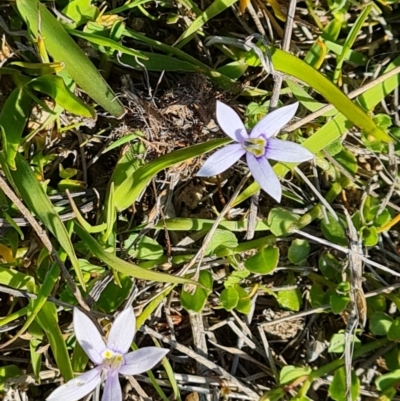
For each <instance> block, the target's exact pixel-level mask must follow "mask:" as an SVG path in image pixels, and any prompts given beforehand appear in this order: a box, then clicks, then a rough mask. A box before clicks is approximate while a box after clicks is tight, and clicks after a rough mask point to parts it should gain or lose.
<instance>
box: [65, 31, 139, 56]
mask: <svg viewBox="0 0 400 401" xmlns="http://www.w3.org/2000/svg"><path fill="white" fill-rule="evenodd" d="M67 32H68V33H70V34H71V35H73V36H76V37H78V38H81V39H85V40H87V41H88V42H91V43H94V44H96V45H99V46H104V47H106V48H110V49H111V50H112V51H118V52H121V53H122V54H128V55H130V56H132V57H137V58H140V59H146V56H145V55H144V54H143V53H142V52H139V51H136V50H133V49H131V48H129V47H126V46H123V45H121V44H119V43H118V42H116V41H115V40H113V39H111V38H106V37H104V36H101V35H96V34H95V33H88V32H82V31H77V30H75V29H68V30H67Z"/></svg>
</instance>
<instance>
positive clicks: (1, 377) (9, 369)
mask: <svg viewBox="0 0 400 401" xmlns="http://www.w3.org/2000/svg"><path fill="white" fill-rule="evenodd" d="M21 375H22V371H21V369H20V368H19V367H18V366H17V365H7V366H1V367H0V392H3V391H4V383H5V381H6V380H7V379H11V378H12V377H18V376H21Z"/></svg>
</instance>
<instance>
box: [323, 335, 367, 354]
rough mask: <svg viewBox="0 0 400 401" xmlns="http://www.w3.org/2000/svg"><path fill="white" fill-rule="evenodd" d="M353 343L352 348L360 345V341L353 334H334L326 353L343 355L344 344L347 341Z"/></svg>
mask: <svg viewBox="0 0 400 401" xmlns="http://www.w3.org/2000/svg"><path fill="white" fill-rule="evenodd" d="M349 339H350V341H352V342H354V346H355V347H357V346H359V345H361V341H360V340H359V339H358V338H357V337H356V336H355V335H353V334H350V335H347V336H346V335H345V334H344V333H335V334H334V335H333V336H332V338H331V341H330V343H329V348H328V352H332V353H334V354H343V352H344V350H345V344H346V342H347V341H349Z"/></svg>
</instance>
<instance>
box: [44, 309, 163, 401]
mask: <svg viewBox="0 0 400 401" xmlns="http://www.w3.org/2000/svg"><path fill="white" fill-rule="evenodd" d="M74 330H75V336H76V339H77V340H78V342H79V344H80V345H81V347H82V348H83V350H84V351H85V352H86V354H87V355H88V357H89V358H90V359H91V361H92V362H93V363H94V364H95V365H97V366H96V367H95V368H93V369H92V370H89V371H88V372H86V373H83V374H82V375H80V376H79V377H77V378H75V379H72V380H70V381H69V382H67V383H65V384H64V385H62V386H60V387H59V388H57V389H56V390H54V391H53V392H52V393H51V394H50V396H49V397H47V398H46V401H77V400H79V399H81V398H83V397H85V396H86V395H87V394H89V393H90V392H91V391H93V390H94V389H95V388H96V386H97V385H98V384H100V382H101V381H102V380H103V379H105V386H104V392H103V398H102V401H122V390H121V385H120V383H119V376H118V375H119V374H122V375H128V376H129V375H137V374H139V373H143V372H146V371H148V370H150V369H152V368H153V367H154V366H155V365H157V363H158V362H160V361H161V359H162V358H163V357H164V356H165V355H166V354H167V353H168V352H169V350H167V349H162V348H157V347H145V348H141V349H139V350H137V351H133V352H129V353H128V351H129V348H130V346H131V344H132V341H133V337H134V336H135V332H136V328H135V314H134V313H133V309H132V308H128V309H125V310H124V311H123V312H121V313H120V314H119V315H118V316H117V318H116V319H115V321H114V324H113V325H112V327H111V330H110V333H109V336H108V339H107V342H104V340H103V338H102V336H101V334H100V333H99V331H98V330H97V328H96V326H95V325H94V323H93V322H92V321H91V320H90V319H89V318H88V317H87V316H86V315H85V314H84V313H83V312H81V311H80V310H79V309H77V308H75V309H74Z"/></svg>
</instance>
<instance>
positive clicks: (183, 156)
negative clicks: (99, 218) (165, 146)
mask: <svg viewBox="0 0 400 401" xmlns="http://www.w3.org/2000/svg"><path fill="white" fill-rule="evenodd" d="M229 142H230V140H229V139H225V138H224V139H213V140H210V141H208V142H205V143H201V144H198V145H194V146H190V147H188V148H185V149H180V150H177V151H175V152H171V153H168V154H166V155H163V156H161V157H158V158H157V159H155V160H153V161H151V162H150V163H147V164H145V165H144V166H142V167H139V168H138V169H137V170H136V171H134V172H133V173H132V174H131V175H129V176H127V177H126V179H125V180H124V181H123V182H121V183H120V184H119V185H115V193H114V202H115V207H116V208H117V210H119V211H122V210H125V209H127V208H128V207H130V206H131V205H132V204H133V203H134V202H135V201H136V199H137V198H138V196H139V195H140V193H141V192H142V191H143V190H144V189H145V188H146V186H147V185H148V183H149V182H150V181H151V179H152V178H153V177H154V176H155V175H156V174H157V173H159V172H160V171H161V170H164V169H165V168H168V167H172V166H173V165H175V164H178V163H182V162H184V161H186V160H189V159H192V158H193V157H196V156H200V155H202V154H204V153H207V152H210V151H211V150H213V149H215V148H217V147H218V146H222V145H226V144H227V143H229Z"/></svg>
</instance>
